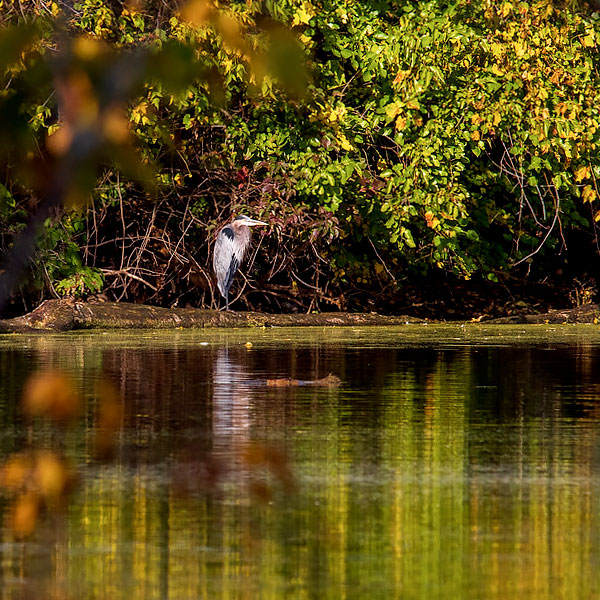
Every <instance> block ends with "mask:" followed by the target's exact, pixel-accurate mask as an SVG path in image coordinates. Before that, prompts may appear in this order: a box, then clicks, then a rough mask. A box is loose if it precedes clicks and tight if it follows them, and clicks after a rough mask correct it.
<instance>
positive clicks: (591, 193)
mask: <svg viewBox="0 0 600 600" xmlns="http://www.w3.org/2000/svg"><path fill="white" fill-rule="evenodd" d="M596 196H597V194H596V191H595V190H594V189H593V188H592V186H591V185H586V186H585V187H584V188H583V192H582V193H581V197H582V199H583V201H584V202H590V203H591V202H593V201H594V200H595V199H596Z"/></svg>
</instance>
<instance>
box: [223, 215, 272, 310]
mask: <svg viewBox="0 0 600 600" xmlns="http://www.w3.org/2000/svg"><path fill="white" fill-rule="evenodd" d="M256 225H266V223H263V222H262V221H257V220H256V219H251V218H249V217H246V216H243V215H242V216H239V217H236V218H235V219H234V220H233V221H232V222H231V223H229V224H228V225H225V227H223V229H221V231H219V233H218V235H217V239H216V241H215V249H214V254H213V269H214V271H215V275H216V277H217V287H218V288H219V292H221V295H222V296H223V298H225V305H226V308H227V309H229V289H230V288H231V284H232V283H233V278H234V277H235V274H236V273H237V270H238V269H239V267H240V265H241V264H242V261H243V260H244V256H245V254H246V251H247V250H248V248H249V246H250V237H251V236H250V227H254V226H256Z"/></svg>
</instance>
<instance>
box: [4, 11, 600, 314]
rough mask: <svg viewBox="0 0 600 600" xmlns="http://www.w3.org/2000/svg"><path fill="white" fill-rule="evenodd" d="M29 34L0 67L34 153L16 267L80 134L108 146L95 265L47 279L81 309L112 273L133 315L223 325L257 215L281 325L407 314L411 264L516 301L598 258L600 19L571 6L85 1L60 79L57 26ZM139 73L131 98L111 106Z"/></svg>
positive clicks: (18, 219) (92, 172)
mask: <svg viewBox="0 0 600 600" xmlns="http://www.w3.org/2000/svg"><path fill="white" fill-rule="evenodd" d="M27 10H28V11H29V13H28V18H31V17H33V16H37V17H38V19H37V21H36V22H39V25H38V27H37V28H35V29H32V28H28V29H19V30H17V29H10V30H8V29H7V31H6V36H5V37H6V39H8V40H10V42H11V43H10V44H9V43H8V42H6V43H4V44H1V45H0V57H1V58H2V61H3V62H2V65H3V67H2V68H3V72H4V74H5V75H4V76H5V80H6V82H7V83H9V85H8V86H7V87H6V88H5V91H4V92H3V95H2V96H1V97H0V104H1V106H0V111H1V112H0V119H1V120H2V125H3V128H4V125H6V127H5V128H4V130H5V133H0V135H3V136H5V137H6V140H7V144H6V147H7V148H13V149H14V152H13V153H11V152H9V154H8V155H6V152H7V151H6V150H5V151H4V154H5V155H6V156H5V160H4V163H3V164H4V166H3V185H4V188H0V215H2V214H4V213H7V214H8V215H9V216H10V222H7V224H6V225H4V221H2V225H0V236H2V237H1V238H0V241H1V242H2V244H3V246H4V247H6V246H7V245H8V243H9V242H10V238H11V236H12V235H14V232H16V231H17V230H18V229H19V227H22V223H23V221H24V219H25V217H24V214H23V213H24V209H25V208H26V207H28V204H35V203H36V202H37V200H36V198H38V197H39V195H40V190H41V192H42V193H41V195H42V196H44V185H43V183H44V181H39V179H40V174H41V175H42V176H43V177H42V178H45V180H47V176H46V174H47V173H48V172H49V171H50V170H51V169H52V168H53V166H54V165H55V164H56V162H57V161H59V162H60V160H61V159H62V158H64V157H65V156H66V154H65V152H66V149H67V148H69V147H71V145H72V143H73V142H74V140H75V139H76V135H75V132H77V131H82V130H86V131H88V130H89V128H90V123H91V124H93V127H92V129H93V130H94V131H95V132H96V133H97V132H98V131H100V134H101V136H100V137H101V140H98V144H97V145H96V146H95V147H94V148H93V152H90V153H89V154H88V155H87V159H88V161H87V162H85V164H80V165H79V168H78V169H77V180H76V181H75V183H76V184H77V185H76V188H77V190H79V191H81V190H84V191H85V192H86V194H84V196H87V191H89V190H92V188H93V191H92V198H93V201H92V202H91V203H88V204H87V205H85V207H84V205H83V203H82V198H81V194H78V193H72V194H68V193H67V197H68V200H69V202H68V204H67V207H68V209H69V211H73V212H71V214H69V215H68V218H69V219H70V221H71V224H72V225H73V224H78V225H77V227H78V228H77V227H74V226H72V225H71V226H70V228H69V227H67V228H66V231H67V240H66V241H67V242H68V241H75V242H76V243H77V244H78V245H79V246H80V263H79V264H77V265H73V262H72V260H71V259H69V260H67V259H66V258H65V259H64V260H63V263H65V264H71V265H73V269H72V270H71V271H69V268H64V267H60V268H57V269H56V271H55V272H53V273H49V277H50V280H51V283H52V284H53V285H54V287H55V288H56V290H57V291H59V292H60V291H70V292H74V293H87V292H93V291H95V290H97V289H98V287H99V286H100V285H102V280H101V279H99V278H98V277H96V279H94V278H92V276H91V273H92V272H96V273H103V275H104V276H105V281H106V289H107V291H108V292H109V293H110V294H112V295H114V297H117V298H127V297H134V298H136V299H140V300H149V301H153V302H159V303H162V304H170V305H172V304H176V303H186V302H194V303H197V302H198V300H199V299H198V292H197V290H198V288H200V289H201V290H203V292H202V293H204V292H206V294H205V295H204V301H206V302H208V301H209V300H210V298H211V295H212V287H211V283H210V275H209V269H208V264H209V262H208V259H207V257H208V253H209V252H208V251H209V249H210V245H211V243H210V240H211V239H212V234H213V232H214V230H215V229H216V227H217V225H218V224H219V223H220V222H222V221H223V220H224V219H225V218H228V217H229V215H230V214H231V213H232V212H237V211H239V210H240V209H242V208H244V209H245V210H249V212H251V213H253V214H256V216H258V217H260V218H262V219H263V220H268V221H269V223H270V224H271V226H272V227H271V229H272V232H273V233H275V234H276V235H271V236H268V237H266V238H263V239H262V240H261V251H260V253H259V254H258V255H257V260H256V261H255V262H253V263H251V265H252V266H251V268H250V269H249V281H250V282H251V281H252V280H253V278H256V277H257V274H259V273H260V274H261V275H262V279H261V281H260V289H261V290H262V291H263V296H262V298H263V300H261V301H260V302H261V305H262V306H263V307H269V306H270V307H272V308H296V309H315V308H319V307H327V306H330V305H336V306H338V307H341V308H348V307H356V306H364V304H365V301H366V299H367V298H369V297H372V296H373V295H374V293H375V292H381V293H382V294H383V296H382V297H383V298H387V299H388V300H389V299H391V298H393V296H394V294H396V293H397V292H398V289H399V273H400V272H401V271H402V270H403V268H404V267H405V266H406V264H407V263H410V264H412V265H414V270H415V272H417V273H427V272H431V270H436V269H443V270H445V271H450V272H452V273H454V274H455V275H457V276H459V277H464V278H469V277H471V276H473V275H474V274H476V273H482V274H483V275H484V276H485V277H487V278H488V279H491V280H495V279H496V278H497V276H498V273H500V272H502V271H506V270H508V269H509V268H510V267H511V266H513V265H519V264H523V265H524V266H525V265H527V266H529V265H530V264H531V262H532V260H534V258H535V259H536V260H538V259H539V260H546V261H547V262H546V263H541V264H542V265H544V266H550V265H552V264H553V263H552V261H553V260H554V259H553V256H554V255H555V254H556V251H557V250H559V249H561V248H562V247H563V246H564V244H566V243H567V242H568V241H569V237H570V236H571V237H572V233H573V232H575V233H585V234H586V236H587V237H588V238H589V241H590V242H592V241H593V239H594V236H595V227H596V225H595V223H596V221H598V220H600V212H598V210H597V209H596V208H595V204H597V202H598V191H597V189H596V187H597V186H596V178H597V176H598V175H600V172H596V171H597V169H596V167H595V166H594V155H595V151H596V145H597V143H598V135H600V134H599V133H598V130H599V129H598V128H599V123H600V114H599V110H600V109H598V106H599V105H600V103H599V102H597V94H598V89H600V85H598V83H599V82H598V76H597V74H596V69H595V61H596V48H597V39H596V38H597V33H596V29H597V25H596V21H595V20H594V19H595V17H594V16H593V15H592V16H590V17H587V16H585V15H582V14H580V13H577V12H575V11H574V10H573V9H569V8H562V9H561V10H558V9H556V8H554V7H553V5H552V4H551V3H549V2H534V3H508V2H505V3H495V4H493V5H491V6H489V7H487V8H486V7H485V6H484V5H483V4H476V5H475V6H474V5H473V3H471V2H467V1H466V0H464V1H463V0H457V1H456V2H454V3H450V4H447V3H442V4H440V3H435V2H418V3H414V2H391V1H390V2H387V3H385V2H384V3H382V4H381V6H380V9H379V10H374V9H373V7H372V5H371V4H369V3H361V2H342V1H341V0H331V1H330V2H325V3H323V4H317V3H314V4H313V3H311V2H307V1H304V0H303V1H296V0H294V1H289V2H277V3H275V2H265V3H257V2H234V3H231V4H227V5H225V4H223V5H220V4H218V3H217V4H213V3H211V2H208V1H206V0H192V1H191V2H190V3H188V4H187V5H186V7H185V8H184V9H183V10H182V11H181V12H177V11H176V10H174V9H172V8H168V7H167V6H166V5H165V4H162V3H161V4H160V5H159V4H158V3H157V4H154V3H152V2H150V3H148V4H147V5H146V6H145V7H143V8H142V7H141V6H139V5H137V4H133V3H132V4H130V5H125V6H123V5H121V4H120V3H113V2H102V1H99V0H83V1H82V2H79V3H77V4H75V5H74V8H73V9H72V11H71V12H68V13H67V14H66V15H64V18H65V20H66V22H67V25H66V28H67V30H68V31H69V32H70V35H72V36H74V42H73V43H72V44H71V46H69V48H70V50H69V48H67V49H65V48H63V49H62V50H63V55H62V59H61V60H59V61H54V62H53V63H48V62H46V58H47V56H48V54H49V52H48V50H47V48H50V47H54V46H55V45H56V39H57V36H56V35H55V34H53V33H52V29H51V28H50V27H49V25H48V15H49V13H53V12H58V7H57V6H56V5H55V4H49V5H46V4H33V5H32V6H31V7H30V8H28V9H27ZM22 20H23V19H22V17H21V16H20V15H19V14H17V13H16V11H15V12H13V13H12V14H9V16H8V17H5V24H7V25H8V24H9V23H17V22H21V21H22ZM290 31H291V32H292V33H291V34H290ZM18 32H21V33H20V34H19V33H18ZM19 35H20V36H21V37H19ZM11 36H12V37H11ZM58 39H60V36H58ZM144 53H147V54H144ZM144 57H146V58H144ZM147 57H150V58H147ZM61 61H62V62H61ZM304 61H308V62H309V64H310V71H311V77H310V78H309V79H307V78H306V76H305V74H304V72H303V71H302V69H301V67H300V65H301V64H302V62H304ZM119 65H120V66H119ZM125 71H126V72H127V73H128V75H129V76H130V77H131V78H132V79H133V80H132V81H128V89H127V90H125V92H123V90H121V91H118V90H117V93H116V96H115V95H114V94H113V93H109V91H107V90H108V89H109V87H110V86H108V83H110V82H111V81H113V82H116V84H118V82H119V81H120V80H119V76H120V75H119V74H121V75H122V73H123V72H125ZM106 73H108V74H109V75H110V77H106ZM116 84H115V86H114V87H115V89H116V88H118V87H119V86H118V85H116ZM53 88H55V91H53ZM112 92H115V90H112ZM111 94H112V95H111ZM57 102H58V106H59V107H60V110H61V115H60V119H59V114H58V112H57ZM9 117H10V119H9ZM9 120H10V123H9V122H8V121H9ZM5 121H6V123H5ZM9 136H10V140H9ZM48 136H49V137H48ZM3 139H4V138H3ZM15 140H16V142H15ZM134 147H135V148H136V153H134V152H133V148H134ZM17 152H18V153H20V155H29V156H30V161H29V163H28V164H26V165H22V164H20V163H19V161H17V160H15V156H16V153H17ZM138 155H139V156H141V157H142V161H139V160H137V158H136V156H138ZM115 160H116V162H117V165H116V166H114V163H115ZM98 163H99V164H100V165H103V167H102V168H100V169H97V164H98ZM111 163H112V164H113V166H112V167H108V165H109V164H111ZM148 165H154V170H153V171H152V174H150V170H149V169H147V170H146V169H142V171H141V172H140V167H141V166H146V167H147V166H148ZM92 166H93V168H92ZM84 167H85V168H84ZM28 174H29V176H28ZM32 174H33V175H37V179H38V181H36V177H32ZM98 176H100V177H99V178H98ZM150 181H151V182H152V184H150ZM140 182H141V183H140ZM2 189H5V190H6V192H2ZM150 193H153V194H155V199H149V194H150ZM11 203H12V204H11ZM248 207H250V209H248ZM19 211H20V212H19ZM63 220H64V219H63ZM52 227H53V228H56V229H59V228H61V227H65V225H64V224H63V223H59V222H58V221H55V222H54V223H53V225H52ZM69 238H70V240H69ZM586 243H587V242H586ZM584 248H585V249H586V251H587V252H588V253H591V252H593V249H592V248H591V246H589V245H588V246H585V245H584ZM71 250H72V247H71V246H69V244H68V243H66V244H64V245H62V246H61V248H60V249H59V250H58V252H59V254H60V253H64V254H68V253H69V252H71ZM61 258H62V257H61ZM561 260H562V259H561ZM574 262H575V261H574V260H571V263H574ZM43 263H44V254H43V252H42V253H41V254H40V257H39V260H38V265H40V267H41V265H42V264H43ZM85 269H88V270H87V271H85ZM90 269H91V270H90ZM63 280H64V283H60V282H61V281H63ZM37 281H42V278H41V277H38V279H37ZM251 287H253V286H251ZM252 298H259V296H258V295H253V296H252ZM246 302H247V303H248V305H253V304H254V300H251V299H249V298H248V296H246ZM251 303H252V304H251Z"/></svg>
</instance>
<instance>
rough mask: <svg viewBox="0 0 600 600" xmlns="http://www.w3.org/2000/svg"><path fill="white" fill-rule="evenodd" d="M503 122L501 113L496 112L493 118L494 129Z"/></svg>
mask: <svg viewBox="0 0 600 600" xmlns="http://www.w3.org/2000/svg"><path fill="white" fill-rule="evenodd" d="M501 120H502V116H501V115H500V113H499V112H495V113H494V115H493V116H492V123H493V125H494V127H496V126H497V125H498V124H499V123H500V121H501Z"/></svg>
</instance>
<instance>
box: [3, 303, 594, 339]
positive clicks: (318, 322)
mask: <svg viewBox="0 0 600 600" xmlns="http://www.w3.org/2000/svg"><path fill="white" fill-rule="evenodd" d="M473 321H480V322H484V321H485V322H486V323H495V324H503V323H504V324H526V323H540V324H543V323H598V322H600V307H598V305H596V304H588V305H585V306H580V307H576V308H571V309H565V310H550V311H548V312H546V313H539V314H516V315H512V316H508V317H500V318H495V319H473ZM423 322H426V320H425V319H419V318H415V317H410V316H404V315H402V316H384V315H378V314H374V313H368V314H367V313H320V314H309V315H305V314H283V315H271V314H265V313H256V312H225V311H215V310H205V309H197V308H171V309H169V308H160V307H156V306H146V305H143V304H127V303H116V302H105V303H85V302H75V301H72V300H46V301H45V302H43V303H42V304H41V305H40V306H39V307H38V308H36V309H35V310H34V311H32V312H31V313H29V314H27V315H23V316H21V317H15V318H13V319H5V320H0V332H2V333H10V332H16V333H19V332H22V333H26V332H32V331H55V332H58V331H71V330H78V329H173V328H177V327H181V328H190V327H198V328H202V327H306V326H331V325H337V326H355V327H357V326H366V325H404V324H406V323H423ZM428 322H431V321H428Z"/></svg>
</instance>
